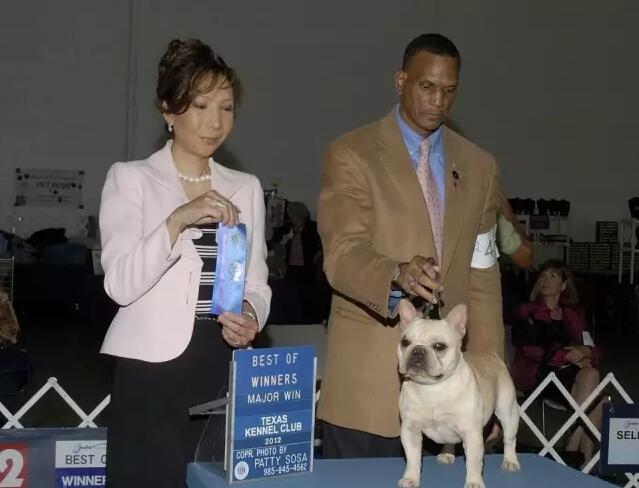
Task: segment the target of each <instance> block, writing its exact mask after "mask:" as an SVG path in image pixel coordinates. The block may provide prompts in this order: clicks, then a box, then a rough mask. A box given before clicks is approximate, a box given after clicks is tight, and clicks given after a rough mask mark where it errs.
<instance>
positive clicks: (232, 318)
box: [217, 306, 260, 347]
mask: <svg viewBox="0 0 639 488" xmlns="http://www.w3.org/2000/svg"><path fill="white" fill-rule="evenodd" d="M245 307H246V306H245ZM254 315H255V314H254V313H253V312H251V311H250V310H247V311H246V313H244V312H243V313H242V314H241V315H238V314H236V313H231V312H224V313H223V314H220V316H219V317H218V319H217V321H218V322H219V323H220V324H221V325H222V337H223V338H224V340H225V341H226V342H227V343H228V344H229V345H230V346H232V347H247V346H249V345H250V344H251V342H252V341H253V339H255V336H256V335H257V333H258V331H259V328H260V327H259V325H258V323H257V320H255V318H254Z"/></svg>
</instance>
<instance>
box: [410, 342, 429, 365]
mask: <svg viewBox="0 0 639 488" xmlns="http://www.w3.org/2000/svg"><path fill="white" fill-rule="evenodd" d="M425 357H426V349H425V348H424V347H422V346H415V347H414V348H413V350H412V351H411V353H410V358H409V359H408V366H409V367H418V368H419V367H423V363H424V359H425Z"/></svg>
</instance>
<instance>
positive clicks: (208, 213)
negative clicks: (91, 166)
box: [100, 40, 271, 488]
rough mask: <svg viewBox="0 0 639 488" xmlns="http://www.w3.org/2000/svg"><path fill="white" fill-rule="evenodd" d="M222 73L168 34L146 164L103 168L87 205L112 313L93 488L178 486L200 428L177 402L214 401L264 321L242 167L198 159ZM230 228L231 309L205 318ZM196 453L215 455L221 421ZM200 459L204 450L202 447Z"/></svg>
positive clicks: (259, 237)
mask: <svg viewBox="0 0 639 488" xmlns="http://www.w3.org/2000/svg"><path fill="white" fill-rule="evenodd" d="M239 92H240V87H239V82H238V80H237V78H236V77H235V73H234V71H233V70H232V69H231V68H229V67H228V66H227V65H226V63H225V62H224V60H223V59H222V58H221V57H219V56H218V55H216V54H215V53H214V52H213V51H212V50H211V48H210V47H208V46H207V45H205V44H203V43H201V42H200V41H198V40H186V41H178V40H174V41H171V43H170V44H169V47H168V49H167V51H166V53H165V54H164V55H163V57H162V59H161V61H160V63H159V75H158V84H157V100H156V103H157V106H158V108H159V110H160V112H161V113H162V115H163V117H164V120H165V121H166V124H167V129H168V131H169V133H170V135H171V137H170V139H169V141H168V142H167V143H166V145H165V146H164V148H162V149H161V150H160V151H158V152H156V153H155V154H152V155H151V156H150V157H149V158H148V159H145V160H142V161H132V162H127V163H116V164H114V165H113V166H112V167H111V169H110V170H109V173H108V175H107V178H106V182H105V184H104V189H103V192H102V203H101V207H100V231H101V235H102V265H103V267H104V270H105V289H106V291H107V293H108V294H109V296H110V297H111V298H112V299H113V300H115V301H116V302H117V303H118V304H119V305H120V309H119V311H118V313H117V315H116V316H115V318H114V319H113V322H112V324H111V326H110V327H109V330H108V332H107V334H106V337H105V339H104V343H103V345H102V352H103V353H105V354H109V355H112V356H113V357H114V358H115V373H114V381H113V389H112V393H111V404H110V418H109V425H108V463H107V485H108V486H109V487H111V488H123V487H124V488H126V487H142V486H144V487H147V486H148V487H151V486H152V487H154V488H161V487H167V488H168V487H171V488H175V487H180V486H185V485H186V464H187V463H188V462H190V461H192V460H193V458H194V453H195V450H196V447H197V444H198V439H199V438H200V434H201V433H202V429H203V427H204V423H203V422H202V421H198V420H193V419H190V418H189V416H188V408H189V407H191V406H193V405H196V404H199V403H203V402H206V401H210V400H214V399H216V398H218V397H221V396H224V395H225V393H226V387H227V384H228V369H229V361H230V360H231V354H232V351H233V349H234V348H238V347H246V346H248V345H250V343H251V341H252V340H253V338H254V337H255V335H256V334H257V333H258V331H259V330H260V329H261V328H262V327H264V324H265V322H266V319H267V316H268V312H269V305H270V299H271V291H270V289H269V287H268V285H267V277H268V270H267V267H266V261H265V259H266V246H265V242H264V199H263V194H262V189H261V186H260V183H259V181H258V180H257V178H256V177H255V176H252V175H249V174H245V173H240V172H238V171H233V170H230V169H228V168H225V167H223V166H221V165H219V164H217V163H216V162H215V161H213V159H212V158H211V155H212V154H213V153H214V152H215V150H216V149H217V148H219V147H220V146H221V144H222V143H223V142H224V140H225V139H226V137H227V136H228V134H229V133H230V131H231V129H232V128H233V124H234V119H235V115H236V111H237V106H238V103H239ZM236 223H243V224H245V225H246V229H247V266H246V274H245V276H246V278H245V286H244V300H243V302H242V313H241V314H233V313H224V314H221V315H220V316H218V317H216V316H213V315H211V291H212V287H213V284H214V283H215V264H216V259H217V244H216V240H215V236H216V232H217V226H218V224H224V225H228V226H233V225H235V224H236ZM212 422H213V423H214V425H213V428H211V426H210V425H209V427H208V429H207V431H209V432H210V431H212V432H213V436H212V438H211V439H206V438H205V439H204V441H203V442H202V443H201V446H200V453H201V455H202V456H203V457H206V456H207V454H206V450H207V449H210V448H211V446H213V447H212V448H213V451H214V454H216V455H217V456H221V454H222V453H223V447H224V440H223V419H221V418H219V419H216V418H214V420H213V421H212ZM209 459H210V456H209Z"/></svg>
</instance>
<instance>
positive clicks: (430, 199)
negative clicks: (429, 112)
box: [417, 140, 444, 265]
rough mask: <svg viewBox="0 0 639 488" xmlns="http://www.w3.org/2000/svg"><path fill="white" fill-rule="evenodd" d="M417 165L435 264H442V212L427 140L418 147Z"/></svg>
mask: <svg viewBox="0 0 639 488" xmlns="http://www.w3.org/2000/svg"><path fill="white" fill-rule="evenodd" d="M419 149H420V155H419V164H418V166H417V177H418V178H419V184H420V186H421V187H422V193H423V194H424V200H426V206H427V207H428V214H429V215H430V224H431V227H432V228H433V238H434V239H435V247H436V248H437V258H438V259H437V263H438V264H440V265H441V262H442V242H443V240H444V212H443V209H442V204H441V201H440V200H439V192H438V191H437V185H436V184H435V180H434V179H433V174H432V172H431V170H430V164H429V163H428V140H424V141H423V142H422V143H421V144H420V145H419Z"/></svg>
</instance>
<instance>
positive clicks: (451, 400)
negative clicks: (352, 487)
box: [397, 300, 520, 488]
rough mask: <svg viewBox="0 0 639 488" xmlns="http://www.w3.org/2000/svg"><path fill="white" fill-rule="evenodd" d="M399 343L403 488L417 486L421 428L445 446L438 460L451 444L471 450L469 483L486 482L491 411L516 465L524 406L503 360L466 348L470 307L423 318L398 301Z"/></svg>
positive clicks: (507, 467)
mask: <svg viewBox="0 0 639 488" xmlns="http://www.w3.org/2000/svg"><path fill="white" fill-rule="evenodd" d="M399 314H400V327H401V331H402V336H401V341H400V343H399V345H398V347H397V354H398V357H399V372H400V373H401V374H402V375H403V376H404V381H403V384H402V391H401V394H400V397H399V411H400V415H401V420H402V426H401V440H402V445H403V446H404V452H405V454H406V471H405V472H404V476H403V477H402V478H401V479H400V480H399V482H398V486H399V488H414V487H418V486H419V480H420V471H421V462H422V433H424V434H425V435H426V436H427V437H429V438H430V439H432V440H434V441H435V442H438V443H440V444H446V446H445V447H444V449H443V451H442V453H441V454H440V455H439V456H437V460H438V461H439V462H440V463H445V464H452V463H453V462H454V460H455V456H454V454H453V453H454V448H453V447H454V446H453V445H454V444H456V443H459V442H463V446H464V450H465V452H466V485H465V486H466V488H483V487H484V481H483V478H482V468H483V463H484V439H483V427H484V426H485V425H486V423H487V422H488V421H489V420H490V418H491V416H492V414H493V412H494V413H495V414H496V416H497V418H498V419H499V421H500V422H501V425H502V429H503V438H504V461H503V463H502V465H501V467H502V469H503V470H504V471H519V469H520V467H519V461H517V454H516V452H515V441H516V437H517V428H518V427H519V408H518V406H517V399H516V395H515V387H514V386H513V382H512V379H511V377H510V374H509V372H508V369H507V368H506V365H505V364H504V362H503V361H502V360H501V359H500V358H499V357H498V356H497V355H496V354H489V353H487V354H471V353H462V350H461V349H462V339H463V337H464V334H465V333H466V322H467V319H468V312H467V308H466V305H463V304H462V305H457V306H455V307H454V308H453V309H452V310H451V311H450V312H449V313H448V315H447V316H446V318H445V319H444V320H429V319H422V318H421V317H420V316H418V315H417V312H416V311H415V308H414V307H413V305H412V304H411V303H410V302H409V301H407V300H402V301H401V302H400V305H399Z"/></svg>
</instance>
